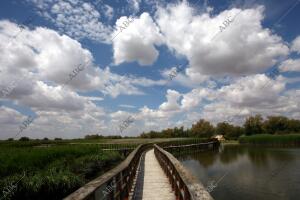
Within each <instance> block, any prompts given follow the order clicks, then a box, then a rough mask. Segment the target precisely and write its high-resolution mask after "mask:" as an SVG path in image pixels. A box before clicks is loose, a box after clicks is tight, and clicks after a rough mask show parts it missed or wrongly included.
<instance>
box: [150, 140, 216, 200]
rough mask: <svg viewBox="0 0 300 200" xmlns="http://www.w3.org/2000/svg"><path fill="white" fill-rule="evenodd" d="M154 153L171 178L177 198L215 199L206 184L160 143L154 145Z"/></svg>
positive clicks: (187, 199) (186, 199)
mask: <svg viewBox="0 0 300 200" xmlns="http://www.w3.org/2000/svg"><path fill="white" fill-rule="evenodd" d="M202 145H205V144H202ZM208 145H210V144H208ZM154 153H155V156H156V158H157V160H158V162H159V163H160V165H161V167H162V169H163V170H164V172H165V174H166V175H167V177H168V178H169V181H170V183H171V185H172V189H173V190H174V192H175V195H176V199H179V200H199V199H201V200H213V198H212V197H211V196H210V194H209V193H208V192H207V190H206V189H205V188H204V186H203V185H202V184H201V183H200V182H199V181H198V180H196V179H195V177H193V176H192V175H191V174H190V173H189V171H188V170H187V169H185V168H184V167H183V165H182V164H181V163H180V162H179V161H178V160H177V159H176V158H175V157H174V156H173V155H172V154H170V153H169V152H167V151H165V150H164V149H162V148H161V147H159V146H158V145H154Z"/></svg>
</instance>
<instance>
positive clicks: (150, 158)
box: [133, 149, 176, 200]
mask: <svg viewBox="0 0 300 200" xmlns="http://www.w3.org/2000/svg"><path fill="white" fill-rule="evenodd" d="M136 189H137V191H136V195H135V197H134V198H133V199H136V200H140V199H145V200H160V199H162V200H175V199H176V197H175V194H174V192H173V191H172V188H171V185H170V183H169V180H168V178H167V176H166V175H165V173H164V171H163V170H162V168H161V167H160V165H159V163H158V161H157V159H156V157H155V155H154V150H153V149H152V150H150V151H148V152H147V153H146V154H145V158H143V160H142V163H141V168H140V174H139V176H138V180H137V188H136Z"/></svg>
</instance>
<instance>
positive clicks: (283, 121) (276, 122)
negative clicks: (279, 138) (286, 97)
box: [263, 116, 289, 134]
mask: <svg viewBox="0 0 300 200" xmlns="http://www.w3.org/2000/svg"><path fill="white" fill-rule="evenodd" d="M288 122H289V120H288V118H286V117H283V116H268V118H267V120H266V121H265V122H264V125H263V128H264V131H265V132H266V133H268V134H275V133H287V132H288V126H289V124H288Z"/></svg>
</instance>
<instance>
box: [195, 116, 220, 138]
mask: <svg viewBox="0 0 300 200" xmlns="http://www.w3.org/2000/svg"><path fill="white" fill-rule="evenodd" d="M191 132H192V135H193V136H194V137H211V136H212V135H213V134H214V132H215V129H214V127H213V125H211V123H210V122H208V121H205V120H204V119H200V120H199V121H198V122H197V123H196V124H193V125H192V128H191Z"/></svg>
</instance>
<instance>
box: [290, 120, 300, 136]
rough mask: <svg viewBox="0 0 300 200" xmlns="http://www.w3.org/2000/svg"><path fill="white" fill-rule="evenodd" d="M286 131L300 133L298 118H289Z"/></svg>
mask: <svg viewBox="0 0 300 200" xmlns="http://www.w3.org/2000/svg"><path fill="white" fill-rule="evenodd" d="M288 131H289V132H290V133H300V120H296V119H289V121H288Z"/></svg>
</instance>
